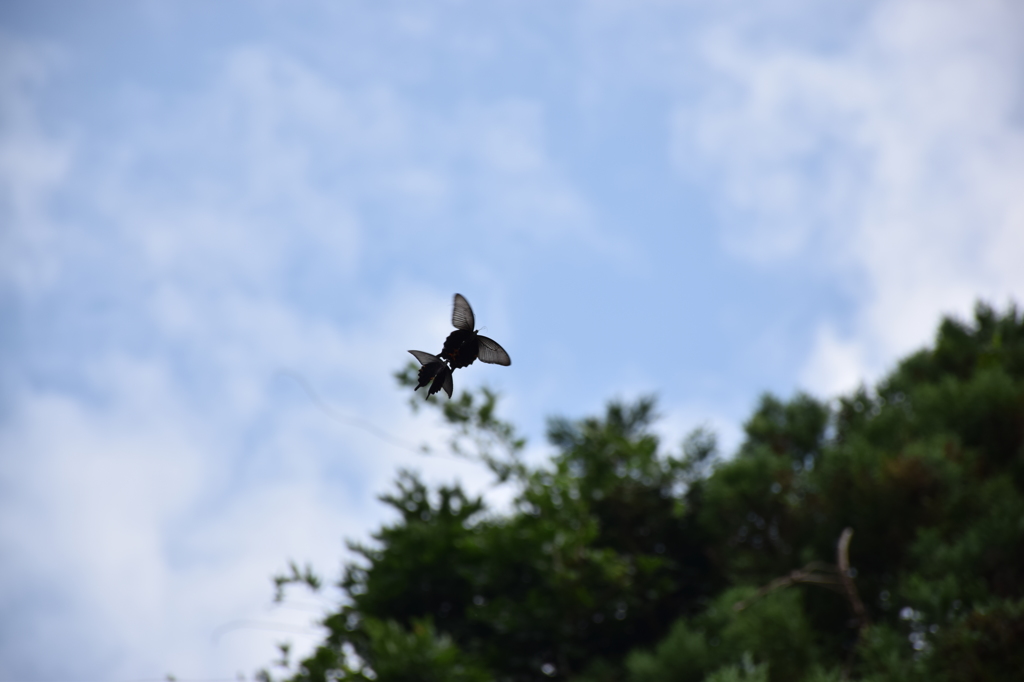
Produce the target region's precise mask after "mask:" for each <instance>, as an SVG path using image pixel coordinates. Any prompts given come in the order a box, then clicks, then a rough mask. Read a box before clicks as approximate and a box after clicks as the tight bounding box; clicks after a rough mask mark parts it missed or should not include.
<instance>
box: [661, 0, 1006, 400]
mask: <svg viewBox="0 0 1024 682" xmlns="http://www.w3.org/2000/svg"><path fill="white" fill-rule="evenodd" d="M1022 27H1024V15H1022V13H1021V11H1020V8H1019V6H1018V5H1017V4H1016V3H1013V2H1001V1H999V0H990V1H987V2H979V3H972V4H971V5H964V4H962V3H955V2H921V1H918V0H901V1H897V2H888V3H879V4H877V5H876V6H875V7H874V8H873V10H872V12H871V13H870V15H869V16H868V18H867V19H866V21H865V22H864V24H863V25H862V26H860V27H859V28H857V29H856V30H854V31H853V33H852V36H851V37H850V38H849V40H848V41H847V42H844V43H843V44H842V45H839V46H837V47H835V48H833V49H831V50H830V51H828V52H822V51H812V50H809V49H797V48H794V47H793V46H791V45H788V44H783V45H778V44H768V45H764V44H758V43H755V42H753V41H751V42H750V43H749V44H748V42H745V40H744V36H745V34H743V35H741V34H738V33H736V32H734V31H732V30H727V29H723V28H721V27H717V28H716V29H715V30H713V31H710V32H709V33H708V35H707V39H706V42H705V50H704V55H705V58H706V60H707V62H708V63H709V64H710V66H711V67H712V75H711V79H713V80H712V82H713V85H711V86H710V91H709V92H708V93H707V96H706V97H705V98H703V99H701V100H700V102H699V103H698V104H697V105H696V106H695V107H690V106H683V105H680V106H679V107H678V109H677V112H676V118H675V122H674V135H675V145H676V146H675V158H676V162H677V164H678V165H679V167H680V168H682V169H684V170H685V171H686V172H690V173H692V172H695V171H698V170H699V169H701V168H704V169H707V168H708V167H709V166H710V167H711V168H714V169H715V170H716V174H715V176H714V177H715V181H716V182H720V183H722V184H723V186H724V187H725V188H726V191H727V201H726V202H725V203H724V205H723V208H724V211H725V216H726V222H727V225H728V227H727V237H726V239H727V242H728V244H729V245H730V247H731V248H732V249H733V250H734V252H735V253H737V254H739V255H741V256H742V257H744V258H748V259H753V260H756V261H760V262H787V261H788V262H790V263H792V262H793V259H794V258H796V257H798V256H799V257H800V258H802V259H806V258H810V259H814V260H816V261H818V263H819V266H818V267H820V268H822V269H832V268H835V269H837V270H838V271H839V272H845V273H846V277H847V278H848V281H849V282H850V284H849V288H850V289H851V293H852V294H853V295H854V297H855V298H856V300H857V306H858V312H857V315H856V323H855V325H854V327H853V329H852V330H851V331H850V333H849V335H848V336H847V337H844V338H840V337H838V336H837V335H836V333H835V331H834V328H833V327H832V326H830V325H832V324H833V323H832V322H828V321H826V322H823V323H822V327H821V328H820V329H819V332H818V341H817V345H816V346H815V349H814V350H813V352H812V354H811V356H810V357H809V358H808V361H807V365H806V367H805V370H804V372H803V380H804V382H805V385H806V386H808V387H809V388H811V389H812V390H816V391H821V392H829V393H831V392H834V391H837V390H840V389H849V388H851V387H852V386H853V385H855V384H856V383H857V382H858V381H859V380H861V379H865V378H868V379H870V378H871V377H877V376H878V374H879V373H880V372H881V371H883V370H885V369H887V368H888V366H889V363H891V362H893V361H894V359H895V358H896V357H898V356H899V355H900V354H903V353H906V352H908V351H909V350H912V349H913V348H914V347H916V346H920V345H922V344H924V343H926V342H927V341H928V336H929V334H930V332H931V331H932V330H933V329H934V327H935V322H936V320H937V318H938V316H939V315H940V314H943V313H949V312H957V313H960V314H967V313H968V312H969V310H970V307H971V304H972V301H973V300H974V299H975V297H978V296H981V297H984V298H988V299H990V300H991V301H993V302H995V303H998V304H1002V303H1004V302H1005V301H1006V300H1007V299H1008V298H1009V297H1011V296H1016V297H1018V298H1019V297H1021V296H1022V295H1024V268H1021V267H1020V265H1019V261H1020V258H1021V257H1022V254H1024V198H1022V197H1024V195H1022V194H1021V193H1020V191H1019V188H1020V187H1024V128H1022V125H1021V123H1022V121H1021V116H1020V111H1021V103H1022V94H1024V93H1022V90H1021V87H1020V82H1021V68H1020V64H1021V56H1022V49H1021V43H1020V41H1019V36H1020V31H1021V28H1022Z"/></svg>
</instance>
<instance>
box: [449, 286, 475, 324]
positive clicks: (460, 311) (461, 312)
mask: <svg viewBox="0 0 1024 682" xmlns="http://www.w3.org/2000/svg"><path fill="white" fill-rule="evenodd" d="M475 324H476V320H475V318H474V317H473V309H472V308H470V307H469V301H467V300H466V297H465V296H463V295H462V294H455V304H454V306H453V307H452V325H453V326H454V327H455V328H456V329H464V330H466V331H468V332H471V331H473V329H475V326H474V325H475Z"/></svg>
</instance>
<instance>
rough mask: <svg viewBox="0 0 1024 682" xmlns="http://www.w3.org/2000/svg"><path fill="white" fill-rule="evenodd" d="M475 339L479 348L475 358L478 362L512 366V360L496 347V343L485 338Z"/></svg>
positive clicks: (500, 348)
mask: <svg viewBox="0 0 1024 682" xmlns="http://www.w3.org/2000/svg"><path fill="white" fill-rule="evenodd" d="M476 339H477V341H479V342H480V348H479V350H478V351H477V356H476V357H477V359H478V360H480V362H487V363H490V364H492V365H511V364H512V358H510V357H509V356H508V353H506V352H505V349H504V348H502V347H501V346H500V345H498V342H497V341H495V340H494V339H489V338H487V337H486V336H477V337H476Z"/></svg>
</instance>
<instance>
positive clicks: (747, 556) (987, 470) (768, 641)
mask: <svg viewBox="0 0 1024 682" xmlns="http://www.w3.org/2000/svg"><path fill="white" fill-rule="evenodd" d="M459 400H460V401H461V402H459V401H455V402H454V404H455V405H460V406H461V407H459V409H458V410H456V411H454V412H452V414H451V415H449V420H450V421H451V422H452V423H453V425H454V426H455V427H456V428H457V436H458V437H459V438H461V439H462V442H466V441H467V440H468V442H470V443H471V444H472V443H476V444H477V445H480V446H481V447H483V446H486V447H484V449H483V450H481V451H480V452H478V453H476V454H475V455H474V453H473V451H472V447H463V448H462V449H461V450H460V451H461V452H462V453H463V454H466V455H468V456H479V457H480V458H481V460H482V461H483V462H485V463H486V464H487V465H488V466H490V467H491V468H492V469H493V470H494V471H495V474H496V476H497V477H499V478H501V480H507V481H509V483H510V484H511V485H516V486H518V487H517V490H518V494H517V497H516V503H515V505H514V508H513V510H512V511H511V512H510V513H506V514H501V515H499V514H494V513H490V512H488V510H487V509H486V507H485V504H484V502H483V501H482V500H481V499H477V498H471V497H469V496H467V495H466V494H465V493H464V492H463V491H462V489H461V488H460V487H459V486H458V485H453V486H450V487H441V488H439V489H436V490H431V489H428V487H427V486H426V485H424V484H423V483H422V481H421V480H420V479H419V478H418V477H417V476H416V475H414V474H412V473H409V472H403V473H402V474H401V476H400V477H399V480H398V484H397V487H396V490H395V491H394V492H392V493H390V494H388V495H385V496H384V497H383V498H382V500H383V501H384V502H385V503H386V504H389V505H391V506H392V507H394V508H395V509H396V510H397V511H398V512H400V518H399V520H398V521H397V522H395V523H394V524H392V525H390V526H387V527H384V528H382V529H380V530H379V531H378V532H377V534H376V535H375V536H374V540H375V541H374V543H373V544H372V545H370V546H366V547H357V548H356V549H357V550H358V551H359V552H360V553H361V555H362V557H363V560H362V561H361V562H357V563H355V564H352V565H350V566H349V567H348V568H347V569H346V572H345V575H344V577H343V580H342V583H341V584H342V586H343V588H344V590H345V592H346V594H347V595H348V598H347V600H346V602H345V603H344V604H343V605H342V606H341V607H340V608H338V610H337V611H336V612H334V613H332V614H330V615H329V616H328V617H327V618H326V620H325V623H326V625H327V626H328V628H329V629H330V635H329V636H328V637H327V638H326V640H325V641H324V642H323V643H322V645H321V646H320V647H319V649H318V650H317V651H316V653H315V654H314V655H313V656H312V657H311V658H309V659H308V660H306V661H303V662H302V663H301V664H300V665H299V667H298V670H297V671H293V672H292V673H291V674H292V675H293V679H294V680H295V682H306V681H309V682H321V681H323V680H327V679H340V680H369V679H376V680H379V681H380V682H390V681H397V680H435V679H436V680H500V681H509V682H519V681H522V682H525V681H527V680H550V679H555V680H577V681H579V682H584V681H585V680H589V681H591V682H598V681H608V682H610V681H612V680H621V681H627V680H628V681H630V682H641V681H643V682H659V681H661V680H664V681H666V682H667V681H668V680H673V681H677V682H686V681H688V680H693V681H694V682H697V681H700V680H719V681H723V680H762V681H766V680H771V681H772V682H781V681H783V680H785V681H787V682H788V681H800V680H803V681H806V682H825V681H827V680H839V679H862V680H894V681H895V680H922V681H923V680H938V681H943V680H946V681H949V682H953V681H960V680H964V681H967V680H977V681H986V680H993V681H995V680H1009V679H1019V676H1020V675H1021V674H1022V671H1024V647H1022V646H1021V643H1024V318H1022V317H1021V316H1020V315H1019V314H1018V313H1017V311H1016V309H1015V308H1012V307H1011V308H1010V309H1009V310H1007V311H1006V312H1005V314H998V313H997V312H995V311H993V310H992V309H990V308H988V307H985V306H983V305H979V306H978V308H977V310H976V314H975V319H974V320H973V321H972V322H971V323H969V324H968V323H962V322H957V321H954V320H946V321H944V322H943V323H942V324H941V326H940V328H939V330H938V334H937V337H936V340H935V343H934V346H933V347H932V348H929V349H927V350H923V351H920V352H918V353H916V354H914V355H912V356H911V357H909V358H907V359H905V360H904V361H903V362H901V363H900V364H899V366H898V367H897V368H896V369H895V371H893V372H892V373H891V374H890V375H889V376H888V377H887V378H885V379H884V380H883V381H882V382H880V383H879V384H878V385H877V386H875V387H873V388H863V389H861V390H858V391H856V392H854V393H853V394H851V395H848V396H845V397H843V398H842V399H840V400H838V401H836V402H835V403H825V402H821V401H819V400H817V399H815V398H812V397H810V396H806V395H798V396H796V397H794V398H793V399H791V400H788V401H782V400H779V399H777V398H775V397H772V396H765V397H764V398H763V399H762V400H761V403H760V405H759V407H758V409H757V410H756V412H755V413H754V415H753V416H752V417H751V418H750V420H749V421H748V422H747V424H746V439H745V441H744V443H743V444H742V446H741V447H740V449H739V451H738V452H737V453H735V454H734V455H732V456H730V457H728V458H720V457H719V456H718V454H717V453H716V450H715V443H714V439H713V437H712V436H711V435H709V434H707V433H705V432H696V433H694V434H693V435H691V437H689V438H688V439H687V441H686V442H685V443H684V444H682V445H681V446H680V448H679V450H678V451H675V452H672V451H667V452H666V451H664V450H663V448H662V447H661V444H660V443H659V441H658V438H657V437H656V436H655V435H654V434H653V433H652V431H651V429H650V427H651V424H652V420H653V419H654V418H655V408H654V402H653V400H650V399H645V400H640V401H638V402H636V403H633V404H622V403H612V404H611V405H609V406H608V409H607V411H606V412H605V414H604V415H603V416H601V417H600V418H590V419H583V420H580V421H571V420H564V419H556V420H552V421H551V423H550V426H549V439H550V442H551V444H552V445H553V446H554V448H555V454H554V455H553V457H552V458H551V460H550V462H548V463H547V464H546V465H544V466H541V467H536V468H533V467H528V466H526V465H524V464H522V463H521V462H520V461H519V459H518V458H517V453H518V451H519V449H520V448H521V446H522V441H521V440H519V439H517V438H516V436H515V431H514V429H513V428H512V427H511V426H510V425H508V424H505V423H503V422H501V421H499V420H498V419H497V418H496V417H495V416H494V415H495V396H494V395H493V394H490V393H486V394H483V400H482V401H481V400H480V399H479V397H477V398H474V397H473V396H472V395H469V394H464V395H463V396H462V397H461V398H460V399H459ZM453 409H454V408H453ZM481 444H482V445H481ZM851 532H852V534H851ZM841 540H842V541H841ZM844 543H845V544H844ZM306 582H308V581H306Z"/></svg>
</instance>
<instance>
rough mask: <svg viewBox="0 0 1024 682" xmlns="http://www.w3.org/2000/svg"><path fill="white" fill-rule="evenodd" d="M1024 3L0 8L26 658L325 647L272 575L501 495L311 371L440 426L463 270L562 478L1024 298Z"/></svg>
mask: <svg viewBox="0 0 1024 682" xmlns="http://www.w3.org/2000/svg"><path fill="white" fill-rule="evenodd" d="M1017 5H1018V4H1017V3H1014V2H1011V1H1006V2H1001V1H996V0H980V1H979V2H974V3H970V4H966V3H956V2H947V1H944V0H940V1H928V2H925V1H917V0H890V1H886V2H867V3H865V2H837V3H828V4H827V5H826V4H823V3H810V2H801V1H799V0H791V1H786V2H767V3H765V2H761V3H751V2H723V3H714V4H713V5H712V6H709V5H707V3H690V2H670V1H668V0H665V1H661V2H636V1H635V0H634V1H631V2H613V1H605V2H564V3H551V2H514V3H513V2H504V3H503V2H495V3H484V4H481V3H470V2H437V3H431V4H429V5H428V4H426V3H398V2H363V3H357V2H326V1H325V2H312V1H310V2H302V3H295V2H271V1H263V2H250V3H240V2H218V3H198V2H196V3H181V2H177V3H175V2H156V1H149V2H142V1H140V2H87V1H84V0H82V1H78V2H50V1H45V0H44V1H41V2H14V1H11V0H9V1H7V2H3V3H0V314H2V320H3V324H2V325H0V348H2V353H0V357H2V360H0V372H2V373H0V462H2V466H0V491H2V493H0V556H2V557H3V559H2V561H0V613H3V614H4V615H3V616H2V617H0V680H31V681H33V682H35V681H37V680H38V681H40V682H41V681H42V680H48V681H53V682H57V681H60V680H82V679H89V680H96V681H102V682H105V681H107V680H110V681H114V680H129V679H152V678H155V677H160V676H163V675H165V674H168V673H172V674H174V675H176V676H177V677H178V678H179V679H200V678H203V679H209V678H232V677H235V676H236V674H238V673H241V674H243V675H244V676H246V677H249V676H251V674H252V672H253V671H254V670H255V669H256V668H257V667H259V666H262V665H265V664H266V663H267V662H268V661H269V660H270V659H271V658H273V657H274V655H275V649H274V642H276V641H281V640H283V639H288V638H291V639H292V640H293V641H294V642H295V644H296V647H297V648H298V650H299V651H300V652H301V651H304V650H305V649H304V647H308V646H309V645H310V644H311V643H312V642H314V641H315V630H311V632H313V633H314V634H302V633H301V632H295V633H288V632H284V631H273V630H270V629H268V628H269V627H271V626H272V625H273V624H278V625H281V626H282V627H284V626H287V627H292V628H298V629H299V630H301V629H303V628H309V627H310V625H309V624H310V622H311V620H312V619H313V618H315V616H316V611H317V609H318V608H320V607H319V606H317V605H316V603H296V604H293V605H292V607H290V608H273V607H272V606H271V605H270V595H271V590H270V582H269V576H270V575H271V574H273V573H275V572H277V571H279V570H280V569H282V568H283V567H284V566H285V564H286V562H287V560H289V559H296V560H298V561H300V562H303V561H307V560H309V561H312V562H313V563H314V564H315V565H316V566H317V567H318V568H319V569H320V570H321V571H322V572H323V573H324V574H326V575H327V576H334V575H336V574H337V570H338V567H339V562H340V561H341V560H342V558H343V557H344V556H346V555H345V553H344V548H343V544H342V540H343V538H355V539H359V538H365V537H366V536H367V534H368V533H369V532H370V531H371V530H372V529H373V528H374V527H375V526H376V525H378V524H379V523H380V522H381V521H382V520H384V519H386V518H388V517H387V513H386V511H385V510H384V509H382V508H381V505H380V504H379V503H377V502H376V501H375V495H376V494H378V493H380V492H382V491H384V490H386V489H387V487H388V485H389V481H390V480H391V479H392V478H393V477H394V474H395V472H396V470H397V468H398V467H400V466H413V467H416V468H418V469H419V470H420V471H422V472H423V473H424V474H425V475H426V476H427V478H428V479H430V480H432V481H444V480H450V479H452V478H455V477H458V478H459V479H460V480H462V481H464V482H465V483H466V484H467V485H468V486H470V487H471V488H474V489H480V490H483V489H486V486H487V478H486V476H485V475H484V473H483V472H481V471H480V470H479V469H478V468H476V467H473V466H471V465H468V464H465V463H462V462H459V461H455V460H451V459H443V458H431V459H425V458H423V457H418V456H416V455H414V454H411V453H409V452H405V451H403V450H401V449H397V448H394V447H391V446H388V445H387V444H385V443H382V442H381V441H379V440H376V439H374V438H373V437H372V436H371V435H370V434H368V433H366V432H365V431H362V430H360V429H356V428H352V427H351V426H347V425H345V424H343V423H339V422H337V421H333V420H331V419H330V418H328V417H327V416H326V415H325V414H324V412H323V411H321V410H319V409H318V408H317V407H316V405H314V404H313V403H312V401H310V399H309V398H308V396H306V395H305V394H304V393H303V390H302V388H301V387H300V386H299V385H298V384H297V383H296V382H295V381H294V380H292V379H290V378H289V373H290V372H294V373H298V374H299V375H301V376H302V377H303V378H304V379H305V380H306V381H307V382H308V383H309V384H310V385H311V386H312V387H313V388H314V389H315V390H316V391H317V392H318V393H319V394H320V395H321V396H322V398H323V400H324V401H325V402H326V403H327V404H329V405H330V406H331V408H332V409H334V410H336V411H337V412H338V413H341V414H344V415H348V416H351V417H358V418H361V419H365V420H368V421H369V422H371V423H374V424H376V425H378V426H381V427H384V428H386V429H388V430H389V431H390V432H391V433H393V434H394V435H395V436H396V437H400V438H403V439H405V440H408V441H412V442H434V443H439V442H440V439H441V438H442V436H443V433H442V431H440V430H439V427H438V424H436V423H435V422H433V421H432V420H431V419H430V418H429V417H428V416H423V415H421V416H418V417H416V416H413V415H411V414H410V413H409V410H408V408H407V406H406V405H405V402H404V401H405V399H406V397H407V396H406V395H404V394H403V393H402V392H401V391H399V390H398V389H397V387H396V386H395V385H394V382H393V380H392V379H391V372H393V371H394V370H395V369H398V368H399V367H401V366H402V365H403V364H404V363H405V362H406V361H407V360H408V358H409V356H408V355H407V354H406V352H405V351H406V350H407V349H409V348H417V349H423V350H427V351H437V350H439V348H440V345H441V342H442V341H443V339H444V337H445V335H446V334H447V333H448V331H449V330H450V324H449V318H450V310H451V297H452V294H453V293H454V292H456V291H458V292H460V293H462V294H464V295H465V296H466V297H467V298H468V299H469V301H470V302H471V303H472V304H473V306H474V309H475V311H476V316H477V321H478V324H479V325H481V326H483V327H485V328H486V333H487V334H488V335H490V336H492V337H494V338H495V339H497V340H498V341H499V342H501V343H502V344H503V345H504V347H505V348H506V349H507V350H508V351H509V353H510V355H511V357H512V359H513V364H512V366H511V367H509V368H504V367H492V366H483V367H481V366H477V365H474V366H473V367H471V368H469V369H467V370H465V371H461V372H458V373H457V374H456V376H455V381H456V387H457V388H458V387H459V386H472V385H479V384H480V383H488V384H490V385H491V386H493V387H495V388H497V389H499V390H500V391H501V392H502V393H503V394H504V396H505V406H506V414H507V416H508V417H509V418H511V419H512V420H513V421H515V422H516V423H517V424H519V425H521V426H522V428H523V429H524V431H525V432H526V434H527V435H528V436H529V437H530V456H531V457H533V458H537V459H539V458H541V457H543V456H544V455H545V453H546V452H547V450H546V447H545V445H544V441H543V429H544V422H545V419H546V418H547V417H548V416H551V415H555V414H559V415H565V416H570V417H577V416H584V415H588V414H593V413H595V412H596V411H598V410H600V409H601V406H602V405H603V404H604V403H605V402H606V401H607V400H608V399H610V398H613V397H627V398H628V397H634V396H637V395H640V394H644V393H650V392H654V393H657V394H658V396H659V399H660V406H661V412H662V414H663V419H662V421H661V423H660V426H659V428H660V429H661V431H662V433H663V434H664V435H665V438H666V441H667V443H669V444H670V445H674V444H675V443H677V442H678V439H679V438H681V437H682V435H683V434H685V433H686V432H687V431H688V430H690V429H691V428H693V427H695V426H698V425H702V424H707V425H711V426H712V427H713V428H715V429H716V430H717V431H718V432H719V433H720V435H721V437H722V440H723V442H724V443H725V445H726V447H731V446H734V445H735V444H736V442H737V441H738V438H739V432H740V425H741V423H742V420H743V419H744V418H745V417H746V416H748V415H749V413H750V410H751V409H752V407H753V405H754V404H755V402H756V399H757V397H758V395H759V394H760V393H761V392H763V391H766V390H770V391H774V392H777V393H780V394H782V395H790V394H792V392H793V391H796V390H808V391H811V392H813V393H815V394H816V395H819V396H822V397H831V396H834V395H836V394H837V393H838V392H840V391H844V390H848V389H849V388H851V387H853V386H856V385H857V384H858V383H859V382H860V381H865V380H866V381H870V380H872V379H873V378H876V377H878V376H879V375H880V374H881V373H883V372H884V371H886V370H887V369H888V368H890V367H891V366H892V364H893V363H894V362H895V361H896V359H897V358H899V357H900V356H901V355H903V354H905V353H907V352H909V351H911V350H913V349H915V348H918V347H920V346H922V345H924V344H925V343H927V342H928V341H929V339H930V336H931V333H932V331H933V330H934V328H935V325H936V323H937V321H938V319H939V317H940V316H941V315H942V314H947V313H948V314H956V315H960V316H966V315H968V314H969V312H970V309H971V307H972V305H973V302H974V301H975V300H976V299H977V298H979V297H980V298H984V299H986V300H988V301H990V302H992V303H994V304H996V305H999V306H1003V305H1005V304H1006V303H1007V302H1008V301H1010V300H1017V301H1020V300H1021V298H1022V295H1024V267H1021V266H1020V263H1021V262H1024V199H1022V198H1021V197H1022V196H1024V192H1021V188H1022V187H1024V127H1022V126H1024V118H1022V113H1021V112H1024V99H1022V94H1024V93H1022V88H1021V83H1022V82H1024V78H1022V75H1024V59H1022V58H1024V45H1022V44H1021V43H1020V40H1019V36H1020V35H1021V34H1022V30H1024V12H1022V10H1021V9H1020V8H1019V6H1017ZM489 494H491V495H493V496H495V499H500V498H501V495H502V491H500V490H499V491H489ZM334 598H336V595H333V594H327V595H326V596H325V597H324V603H327V604H329V603H331V600H332V599H334ZM307 601H308V600H307ZM245 623H248V624H249V626H246V627H241V626H242V625H244V624H245ZM235 625H238V626H239V627H234V626H235ZM264 626H266V627H264ZM218 633H219V634H218ZM214 635H218V636H216V637H215V636H214ZM55 647H59V649H56V650H59V651H60V655H56V656H55V655H54V654H53V652H54V651H55Z"/></svg>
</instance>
